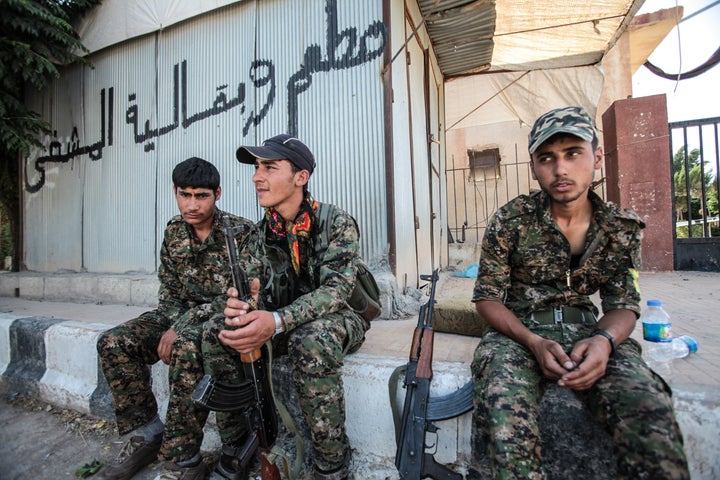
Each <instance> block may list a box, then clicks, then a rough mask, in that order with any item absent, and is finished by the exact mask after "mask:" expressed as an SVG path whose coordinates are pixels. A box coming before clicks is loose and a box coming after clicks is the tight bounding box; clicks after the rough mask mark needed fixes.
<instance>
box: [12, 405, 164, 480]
mask: <svg viewBox="0 0 720 480" xmlns="http://www.w3.org/2000/svg"><path fill="white" fill-rule="evenodd" d="M0 432H1V433H0V478H1V479H3V480H51V479H52V480H54V479H71V478H79V477H77V476H76V475H75V472H76V470H77V469H79V468H81V467H82V466H84V465H85V464H91V463H93V461H99V462H103V463H105V462H107V461H109V460H112V459H113V458H115V457H116V456H117V454H118V453H119V451H120V449H121V448H122V441H121V440H120V439H119V438H118V437H117V435H116V434H115V433H114V429H113V428H112V426H110V425H108V424H107V423H106V422H104V421H102V420H97V419H94V418H90V417H86V416H83V415H80V414H78V413H77V412H73V411H69V410H62V409H58V408H56V407H52V406H51V405H47V404H44V403H40V402H37V401H33V400H28V399H26V398H18V397H13V396H12V393H10V394H8V392H2V399H1V400H0ZM159 469H160V466H159V465H155V466H154V468H147V469H145V470H144V471H142V472H141V473H139V474H138V475H137V476H136V477H135V479H137V480H150V479H153V478H155V476H156V475H157V473H158V471H159ZM89 478H92V477H89Z"/></svg>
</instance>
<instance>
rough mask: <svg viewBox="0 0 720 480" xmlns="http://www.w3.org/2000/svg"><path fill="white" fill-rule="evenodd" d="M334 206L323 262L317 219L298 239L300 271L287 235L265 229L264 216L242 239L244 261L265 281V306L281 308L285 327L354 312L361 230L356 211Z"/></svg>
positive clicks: (248, 269) (249, 270)
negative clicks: (309, 231) (295, 266)
mask: <svg viewBox="0 0 720 480" xmlns="http://www.w3.org/2000/svg"><path fill="white" fill-rule="evenodd" d="M333 211H334V213H333V215H332V217H331V218H329V219H328V221H329V223H330V234H329V236H328V237H329V238H328V247H327V250H326V252H325V255H324V257H323V259H322V261H321V259H320V258H318V255H317V252H316V248H315V247H316V242H317V240H318V238H319V233H320V232H319V226H318V222H317V221H313V230H312V235H311V237H310V238H300V239H299V241H300V246H299V247H300V274H299V275H296V274H295V271H294V270H293V268H292V266H290V260H289V254H288V243H287V240H286V239H285V238H281V237H278V236H276V235H275V234H274V233H273V232H272V231H271V230H270V229H269V228H266V225H265V220H264V219H263V220H261V221H260V222H258V223H257V224H256V225H255V229H254V234H251V235H247V236H245V238H244V239H243V241H242V246H241V247H240V255H239V258H240V263H241V265H242V267H243V269H244V270H245V272H246V273H247V276H248V278H249V279H252V278H255V277H257V278H259V279H260V281H261V288H262V290H263V292H262V294H261V298H262V299H264V300H263V305H262V306H261V308H265V309H273V310H275V311H277V312H278V314H279V315H280V317H281V318H282V320H283V323H284V324H285V328H286V330H287V331H290V330H292V329H293V328H295V327H297V326H299V325H302V324H303V323H306V322H312V321H313V320H315V319H318V318H322V317H324V316H326V315H328V314H331V313H335V312H338V311H340V310H344V309H347V310H349V311H352V309H351V308H350V307H349V306H348V304H347V300H348V298H349V297H350V294H351V293H352V290H353V288H354V287H355V273H356V269H355V266H354V260H355V258H356V257H357V256H358V255H359V248H360V243H359V232H358V228H357V223H356V222H355V219H354V218H353V217H352V216H350V215H349V214H348V213H346V212H344V211H342V210H341V209H339V208H338V207H335V208H334V209H333ZM238 242H239V245H240V242H241V240H240V239H239V238H238Z"/></svg>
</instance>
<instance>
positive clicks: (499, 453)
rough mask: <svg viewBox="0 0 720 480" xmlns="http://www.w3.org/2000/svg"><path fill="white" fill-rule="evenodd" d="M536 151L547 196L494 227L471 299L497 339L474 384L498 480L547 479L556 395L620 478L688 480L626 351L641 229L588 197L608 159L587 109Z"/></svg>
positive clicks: (665, 397)
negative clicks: (545, 439) (542, 416)
mask: <svg viewBox="0 0 720 480" xmlns="http://www.w3.org/2000/svg"><path fill="white" fill-rule="evenodd" d="M528 146H529V152H530V158H531V171H532V177H533V179H535V180H537V182H538V184H539V185H540V189H541V191H539V192H536V193H532V194H530V195H521V196H519V197H517V198H516V199H514V200H512V201H510V202H509V203H507V204H506V205H505V206H503V207H502V208H500V209H499V210H498V211H497V212H496V213H495V214H494V215H493V217H492V219H491V221H490V223H489V224H488V227H487V230H486V233H485V237H484V239H483V243H482V254H481V258H480V262H479V267H478V277H477V280H476V283H475V288H474V290H473V296H472V301H473V302H475V304H476V308H477V311H478V312H479V313H480V315H481V316H482V317H483V318H484V319H485V320H486V321H487V323H488V325H489V327H490V328H488V330H487V332H486V333H485V334H484V336H483V339H482V340H481V342H480V344H479V345H478V347H477V350H476V351H475V355H474V359H473V362H472V373H473V378H474V381H475V392H474V397H475V406H476V408H475V414H474V415H475V416H474V421H475V422H477V425H478V428H479V431H480V432H481V434H482V439H483V442H484V444H485V446H486V450H487V455H488V459H489V463H490V467H491V470H492V472H493V478H530V479H539V478H545V472H544V471H543V466H542V452H541V447H540V445H541V443H540V439H539V427H538V414H539V413H538V412H539V411H540V408H539V402H540V397H541V393H539V392H542V391H544V385H547V384H548V383H549V382H557V384H558V385H560V386H563V387H567V388H570V389H572V390H574V391H578V392H583V395H582V398H583V399H586V400H587V402H586V403H587V405H588V407H589V408H590V411H591V412H592V414H593V415H594V416H595V418H596V419H597V420H598V421H599V422H601V423H603V424H604V425H605V426H606V428H607V429H608V430H609V431H610V432H611V434H612V436H613V440H614V443H615V451H616V454H617V455H616V456H617V478H673V479H686V478H689V474H688V467H687V460H686V458H685V454H684V451H683V440H682V435H681V432H680V430H679V428H678V424H677V421H676V420H675V416H674V413H673V407H672V399H671V395H670V389H669V387H668V386H667V385H666V384H665V382H664V381H663V380H662V379H661V378H660V377H659V376H658V375H657V374H655V373H654V372H653V371H652V370H650V369H649V368H648V366H647V365H646V364H645V363H644V362H643V360H642V358H641V355H640V353H641V349H640V346H639V345H638V343H637V342H636V341H635V340H633V339H631V338H629V336H630V334H631V332H632V331H633V328H634V327H635V322H636V320H637V318H638V316H639V314H640V307H639V302H640V292H639V289H638V270H639V268H640V239H641V229H642V228H643V227H644V224H643V222H642V221H641V220H640V219H639V218H638V216H637V215H636V214H635V213H633V212H632V211H629V210H624V209H621V208H619V207H618V206H616V205H613V204H611V203H608V202H605V201H603V200H602V199H601V198H600V197H599V196H598V195H596V194H595V193H594V192H592V190H591V187H592V181H593V176H594V172H595V170H598V169H600V166H601V163H602V156H603V154H602V149H601V148H600V147H599V146H598V138H597V134H596V131H595V128H594V126H593V122H592V120H591V119H590V117H589V116H588V114H587V112H585V110H584V109H582V108H580V107H566V108H558V109H555V110H552V111H550V112H548V113H546V114H544V115H542V116H541V117H540V118H538V119H537V121H536V122H535V124H534V126H533V128H532V130H531V131H530V136H529V141H528ZM598 291H599V292H600V298H601V300H602V311H603V314H602V316H600V318H599V319H597V314H598V310H597V307H596V306H595V305H594V304H593V302H592V301H591V299H590V298H589V296H590V295H592V294H594V293H596V292H598Z"/></svg>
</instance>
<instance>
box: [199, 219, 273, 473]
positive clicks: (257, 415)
mask: <svg viewBox="0 0 720 480" xmlns="http://www.w3.org/2000/svg"><path fill="white" fill-rule="evenodd" d="M222 222H223V227H224V230H225V245H226V247H227V252H228V257H229V259H230V269H231V273H232V280H233V284H234V286H235V288H236V289H237V290H238V298H240V299H242V300H243V301H245V302H247V303H248V304H249V305H250V308H251V309H255V308H257V302H256V301H255V300H254V299H253V298H252V296H251V295H250V292H249V287H248V279H247V275H246V274H245V271H244V270H243V269H242V268H241V267H240V265H239V263H238V257H237V252H238V249H237V241H236V239H235V235H236V234H238V233H240V232H241V231H243V229H244V227H233V226H232V225H231V224H230V219H229V218H228V217H227V216H226V215H225V216H223V217H222ZM240 360H241V361H242V365H243V372H244V373H245V380H244V381H243V382H241V383H239V384H235V385H230V384H226V383H222V382H218V381H216V380H215V379H213V378H212V377H211V376H210V375H205V376H204V377H203V378H202V380H201V381H200V382H199V383H198V385H197V386H196V387H195V391H194V392H193V394H192V400H193V402H195V404H197V405H199V406H201V407H204V408H207V409H209V410H215V411H219V412H230V411H238V410H244V411H245V415H246V417H247V418H248V420H249V424H250V427H251V430H252V431H251V432H250V435H248V438H247V440H246V441H245V443H244V444H243V445H242V446H241V447H240V448H238V449H236V450H235V452H234V453H235V460H234V461H233V467H235V469H236V470H241V471H244V470H245V469H246V468H247V466H248V464H249V463H250V460H251V459H252V457H253V455H254V454H255V452H256V451H258V449H259V451H260V453H261V455H260V459H261V473H262V480H280V471H279V469H278V467H277V466H276V465H275V464H274V463H271V462H270V461H269V460H268V459H267V456H266V454H267V453H268V452H270V450H271V449H272V446H273V444H274V443H275V437H276V436H277V432H278V424H277V416H276V413H275V406H274V403H273V397H272V390H271V388H270V380H269V376H268V373H269V372H268V370H267V366H266V364H265V360H264V359H263V355H262V350H261V349H260V348H258V349H256V350H254V351H252V352H250V353H241V354H240Z"/></svg>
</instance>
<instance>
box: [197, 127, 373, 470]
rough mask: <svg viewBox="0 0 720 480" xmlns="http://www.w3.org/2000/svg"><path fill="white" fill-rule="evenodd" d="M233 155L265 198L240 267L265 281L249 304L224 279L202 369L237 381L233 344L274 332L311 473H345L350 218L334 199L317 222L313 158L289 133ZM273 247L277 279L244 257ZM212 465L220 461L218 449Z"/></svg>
mask: <svg viewBox="0 0 720 480" xmlns="http://www.w3.org/2000/svg"><path fill="white" fill-rule="evenodd" d="M237 158H238V160H239V161H240V162H241V163H245V164H249V165H254V166H255V174H254V175H253V183H254V184H255V190H256V193H257V197H258V201H259V203H260V205H261V206H262V207H264V208H265V216H264V218H263V220H261V221H260V222H259V223H258V224H257V225H256V231H257V235H250V236H248V238H252V240H249V241H248V242H247V243H245V244H243V245H241V246H240V257H241V259H242V262H244V264H243V268H244V269H245V270H246V272H247V274H248V278H258V279H260V281H261V282H260V283H261V285H267V284H268V282H271V283H272V282H273V280H275V283H274V284H273V286H272V287H268V288H266V289H264V291H262V292H261V293H260V295H259V298H260V299H261V302H263V305H260V306H259V307H258V309H257V310H252V311H248V310H249V306H248V304H247V303H245V302H244V301H242V300H240V299H238V298H237V291H236V290H235V289H234V288H231V289H229V290H228V294H229V296H230V298H229V299H228V302H227V308H226V309H225V318H220V319H219V321H220V322H221V323H220V324H216V325H210V324H208V328H207V329H206V331H205V333H204V335H203V344H204V346H203V353H204V355H206V356H205V359H206V371H208V373H211V374H212V375H213V376H214V377H215V378H217V379H218V380H220V381H225V382H233V381H238V380H239V378H238V376H239V375H242V369H241V368H240V367H238V366H235V367H234V368H233V365H237V359H238V357H239V355H237V353H236V352H240V353H248V352H252V351H253V350H256V349H258V348H260V347H262V346H263V345H264V344H265V342H267V341H268V340H270V339H271V338H273V337H275V336H276V335H277V336H278V337H277V338H276V340H277V342H274V343H278V344H280V346H281V347H283V348H285V345H286V349H287V354H288V357H289V360H290V363H291V365H292V371H293V379H294V381H295V385H296V387H297V390H298V394H299V399H300V407H301V409H302V412H303V416H304V418H305V420H306V421H307V424H308V426H309V427H310V431H311V436H312V443H313V447H314V448H313V453H314V461H315V478H317V479H323V480H329V479H333V480H335V479H338V480H339V479H344V478H348V475H349V471H348V467H349V462H350V454H351V453H350V445H349V442H348V438H347V435H346V431H345V398H344V392H343V381H342V366H343V358H344V355H346V354H348V353H352V352H354V351H356V350H357V349H358V348H360V346H361V345H362V343H363V341H364V340H365V332H366V331H367V330H368V329H369V328H370V323H369V322H368V321H366V320H365V319H363V318H362V317H361V316H360V315H358V313H356V312H355V311H354V310H352V309H351V308H349V307H348V300H349V298H350V294H351V292H352V290H353V288H354V286H355V282H356V267H355V265H356V261H357V260H358V255H359V253H358V252H359V232H358V228H357V224H356V222H355V219H353V218H352V217H351V216H350V215H349V214H347V213H345V212H344V211H342V210H341V209H339V208H337V207H334V206H328V205H324V206H323V208H330V211H331V212H332V213H331V214H330V215H329V216H328V218H327V225H326V226H324V225H320V223H321V221H320V216H319V209H320V205H321V204H320V203H319V202H317V201H315V200H314V199H313V198H312V196H311V195H310V192H309V191H308V188H307V184H308V180H309V179H310V176H311V174H312V173H313V171H314V169H315V158H314V156H313V154H312V152H311V151H310V149H309V148H308V147H307V146H306V145H305V144H304V143H302V142H301V141H300V140H298V139H297V138H294V137H291V136H289V135H277V136H275V137H272V138H270V139H268V140H266V141H265V142H264V143H263V145H262V146H243V147H240V148H239V149H238V150H237ZM323 231H327V232H329V235H328V237H327V239H328V241H327V246H326V247H327V248H326V249H323V250H324V253H319V252H320V250H318V249H317V245H318V239H319V237H320V235H321V233H322V232H323ZM278 251H279V252H281V256H282V257H284V258H285V259H286V260H285V262H284V263H285V264H286V265H287V271H286V272H285V273H284V274H286V278H285V280H284V281H282V282H279V281H278V277H280V275H277V272H275V273H276V274H275V275H273V278H272V279H271V278H268V273H267V269H266V268H263V266H262V265H261V263H257V262H254V261H253V260H252V259H253V258H254V259H258V258H265V259H267V258H268V255H269V254H268V252H278ZM273 255H275V254H273ZM266 263H267V262H266ZM279 284H284V286H280V285H279ZM268 299H269V300H268ZM228 327H229V328H228ZM218 341H219V342H221V343H222V344H223V345H224V346H226V347H229V349H231V350H230V351H232V352H235V354H234V355H226V356H225V357H222V355H217V352H218V349H217V348H216V346H215V345H213V342H215V343H217V342H218ZM227 350H228V349H226V352H227ZM276 351H277V349H276ZM220 423H222V419H220V420H219V424H220ZM221 436H223V443H228V444H232V443H237V442H239V441H241V440H242V439H241V438H232V435H227V434H224V433H223V430H222V428H221ZM220 468H221V469H224V468H225V467H224V466H223V462H222V459H221V462H220Z"/></svg>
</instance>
